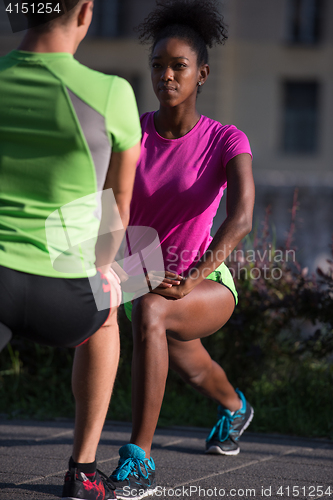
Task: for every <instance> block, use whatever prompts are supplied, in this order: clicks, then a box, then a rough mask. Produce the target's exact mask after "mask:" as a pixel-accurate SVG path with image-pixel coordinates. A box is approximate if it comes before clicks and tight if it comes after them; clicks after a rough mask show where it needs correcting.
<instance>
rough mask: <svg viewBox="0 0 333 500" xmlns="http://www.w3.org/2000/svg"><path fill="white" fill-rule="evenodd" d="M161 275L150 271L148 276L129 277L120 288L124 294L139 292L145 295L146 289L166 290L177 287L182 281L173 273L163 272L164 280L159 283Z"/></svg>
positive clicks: (181, 278)
mask: <svg viewBox="0 0 333 500" xmlns="http://www.w3.org/2000/svg"><path fill="white" fill-rule="evenodd" d="M162 277H163V275H161V273H160V272H157V271H151V272H150V273H149V275H146V276H143V275H141V276H129V277H128V278H127V279H126V280H125V281H123V282H122V284H121V288H122V290H123V291H124V292H129V293H130V292H132V293H133V292H134V293H135V292H140V291H141V290H142V291H145V293H147V287H148V288H149V290H151V289H156V290H157V289H159V290H165V289H168V288H172V287H173V286H178V285H180V283H181V282H182V281H183V280H184V278H183V277H182V276H179V275H178V274H175V273H170V272H169V271H165V273H164V278H163V281H162V283H161V278H162Z"/></svg>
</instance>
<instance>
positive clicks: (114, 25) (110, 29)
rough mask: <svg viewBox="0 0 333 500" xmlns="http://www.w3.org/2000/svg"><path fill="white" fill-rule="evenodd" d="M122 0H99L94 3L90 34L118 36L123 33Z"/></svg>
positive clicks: (95, 35)
mask: <svg viewBox="0 0 333 500" xmlns="http://www.w3.org/2000/svg"><path fill="white" fill-rule="evenodd" d="M120 15H121V0H98V2H95V3H94V15H93V20H92V23H91V26H90V28H89V35H91V36H94V37H110V38H113V37H117V36H119V35H121V22H120Z"/></svg>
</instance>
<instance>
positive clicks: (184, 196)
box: [130, 112, 252, 275]
mask: <svg viewBox="0 0 333 500" xmlns="http://www.w3.org/2000/svg"><path fill="white" fill-rule="evenodd" d="M141 126H142V148H141V156H140V159H139V162H138V167H137V173H136V178H135V184H134V192H133V198H132V203H131V216H130V226H141V227H142V226H148V227H151V228H154V229H155V230H156V231H157V233H158V235H159V239H160V242H161V249H162V252H163V257H164V265H165V269H166V270H168V271H172V272H176V273H179V274H185V275H186V271H187V270H188V269H189V268H191V267H192V264H193V262H195V261H197V260H198V259H199V258H200V257H201V256H202V255H203V254H204V252H205V251H206V250H207V248H208V246H209V244H210V242H211V240H212V237H211V235H210V230H211V227H212V224H213V218H214V216H215V214H216V211H217V209H218V206H219V204H220V200H221V197H222V195H223V191H224V190H225V188H226V187H227V177H226V165H227V163H228V161H229V160H231V159H232V158H234V157H235V156H236V155H239V154H241V153H249V154H250V155H251V156H252V153H251V148H250V144H249V141H248V139H247V137H246V135H245V134H244V133H243V132H241V131H240V130H238V129H237V128H236V127H235V126H234V125H221V123H219V122H217V121H215V120H211V119H210V118H207V117H206V116H201V118H200V120H199V121H198V123H197V124H196V125H195V127H194V128H193V129H192V130H190V132H188V133H187V134H186V135H185V136H183V137H180V138H179V139H165V138H163V137H161V136H160V135H159V134H158V133H157V132H156V129H155V125H154V112H151V113H145V114H144V115H142V117H141Z"/></svg>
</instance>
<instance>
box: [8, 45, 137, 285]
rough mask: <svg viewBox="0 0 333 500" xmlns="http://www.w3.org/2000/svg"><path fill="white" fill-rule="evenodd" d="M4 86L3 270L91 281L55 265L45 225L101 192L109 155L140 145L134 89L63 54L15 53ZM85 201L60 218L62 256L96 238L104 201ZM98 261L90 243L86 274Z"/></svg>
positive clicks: (86, 259)
mask: <svg viewBox="0 0 333 500" xmlns="http://www.w3.org/2000/svg"><path fill="white" fill-rule="evenodd" d="M0 86H1V89H2V91H1V93H2V97H3V98H2V100H1V101H0V265H3V266H5V267H9V268H11V269H15V270H18V271H23V272H28V273H32V274H38V275H43V276H50V277H67V278H71V277H73V278H74V277H75V278H77V277H80V276H82V277H83V276H87V274H86V272H82V267H81V270H80V268H78V269H75V267H74V268H73V272H72V273H70V272H68V271H67V272H66V273H61V272H59V269H58V270H56V269H57V268H56V269H54V268H53V267H52V264H51V260H50V255H49V247H48V243H49V244H50V242H47V241H46V233H45V221H46V219H47V218H48V217H49V216H50V214H52V213H54V212H55V211H57V210H59V209H61V207H65V206H66V205H68V204H69V203H71V202H73V201H75V200H78V199H80V198H83V197H85V196H88V195H91V194H94V193H96V192H100V191H102V189H103V186H104V182H105V178H106V174H107V171H108V168H109V162H110V155H111V151H114V152H120V151H124V150H127V149H129V148H131V147H132V146H134V145H135V144H136V143H137V142H138V141H139V139H140V127H139V123H138V116H137V109H136V105H135V99H134V95H133V91H132V89H131V87H130V85H129V84H128V83H127V82H126V81H125V80H123V79H121V78H118V77H115V76H107V75H104V74H102V73H98V72H96V71H93V70H90V69H88V68H86V67H85V66H82V65H81V64H79V63H78V62H77V61H76V60H75V59H74V58H73V56H72V55H71V54H69V53H65V52H59V53H35V52H23V51H13V52H11V53H10V54H8V55H7V56H5V57H3V58H1V59H0ZM87 200H89V201H88V202H87V203H86V204H85V205H84V206H83V209H82V204H81V205H80V210H79V211H78V212H77V213H75V210H74V212H73V208H72V210H71V216H70V217H67V218H66V211H65V210H63V212H62V213H61V215H60V216H61V217H63V218H64V220H62V222H63V225H64V227H66V233H67V235H69V240H70V241H66V242H60V241H57V242H54V243H56V244H57V245H58V248H57V249H56V250H58V251H59V253H61V252H62V251H67V250H68V245H70V244H73V245H75V244H76V243H80V242H82V241H86V240H88V239H91V241H92V242H93V240H94V238H95V239H96V237H97V233H98V227H99V223H100V207H99V206H98V205H99V203H100V199H97V201H96V200H95V198H94V197H89V198H87ZM71 237H72V239H71ZM74 240H75V241H74ZM85 252H87V249H85ZM94 258H95V255H94V245H93V244H92V245H91V248H89V250H88V256H87V255H85V263H86V264H87V262H88V268H89V269H93V262H94ZM55 267H56V266H55ZM60 270H62V269H60ZM92 272H93V271H92Z"/></svg>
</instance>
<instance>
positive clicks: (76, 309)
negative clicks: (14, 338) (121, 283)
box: [0, 266, 111, 347]
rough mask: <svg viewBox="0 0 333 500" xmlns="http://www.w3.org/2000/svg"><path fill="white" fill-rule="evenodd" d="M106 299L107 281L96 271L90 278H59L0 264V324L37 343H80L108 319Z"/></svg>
mask: <svg viewBox="0 0 333 500" xmlns="http://www.w3.org/2000/svg"><path fill="white" fill-rule="evenodd" d="M90 282H91V283H92V285H91V284H90ZM92 286H93V289H94V294H95V295H98V303H99V304H103V310H101V311H98V309H97V306H96V302H95V298H94V294H93V292H92ZM110 301H111V292H110V286H109V283H108V281H107V279H106V278H104V277H103V276H102V275H101V274H100V273H99V272H98V273H97V274H96V276H95V277H94V278H90V280H88V278H78V279H63V278H49V277H45V276H37V275H35V274H27V273H22V272H20V271H14V270H13V269H9V268H7V267H3V266H0V324H3V325H5V327H4V328H3V332H5V331H6V330H7V328H6V327H8V328H9V330H11V332H12V333H13V334H14V335H19V336H22V337H25V338H27V339H30V340H33V341H34V342H38V343H40V344H45V345H49V346H53V347H76V346H78V345H80V344H82V343H83V342H84V341H85V340H87V339H88V338H89V337H91V336H92V335H93V334H94V333H95V332H96V331H97V330H98V329H99V328H100V327H101V326H103V324H104V323H105V322H106V320H107V319H108V317H109V314H110V310H111V307H110V304H111V302H110ZM104 307H105V309H104ZM0 335H1V328H0ZM4 335H5V333H4ZM0 341H1V339H0Z"/></svg>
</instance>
